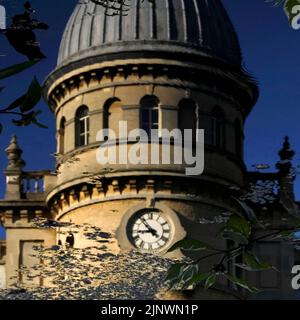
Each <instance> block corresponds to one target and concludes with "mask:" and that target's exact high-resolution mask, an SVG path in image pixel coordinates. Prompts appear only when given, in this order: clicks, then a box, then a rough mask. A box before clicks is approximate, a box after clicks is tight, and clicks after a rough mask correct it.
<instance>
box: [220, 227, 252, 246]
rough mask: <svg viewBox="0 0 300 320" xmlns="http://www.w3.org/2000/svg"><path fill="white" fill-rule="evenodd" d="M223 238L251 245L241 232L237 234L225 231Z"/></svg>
mask: <svg viewBox="0 0 300 320" xmlns="http://www.w3.org/2000/svg"><path fill="white" fill-rule="evenodd" d="M222 237H223V238H224V239H228V240H232V241H234V242H237V243H240V244H243V245H246V244H248V243H249V241H248V239H247V238H246V237H245V236H244V235H242V234H241V233H239V232H235V231H232V230H224V231H223V234H222Z"/></svg>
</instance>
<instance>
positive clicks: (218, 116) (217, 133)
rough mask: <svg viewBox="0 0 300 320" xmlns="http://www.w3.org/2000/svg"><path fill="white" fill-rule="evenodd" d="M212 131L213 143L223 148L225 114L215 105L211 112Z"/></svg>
mask: <svg viewBox="0 0 300 320" xmlns="http://www.w3.org/2000/svg"><path fill="white" fill-rule="evenodd" d="M212 119H213V123H214V125H213V126H214V132H213V137H212V139H211V140H212V142H213V145H214V146H216V147H218V148H221V149H223V148H224V147H225V135H226V133H225V115H224V112H223V110H222V109H221V108H219V107H215V108H214V109H213V112H212Z"/></svg>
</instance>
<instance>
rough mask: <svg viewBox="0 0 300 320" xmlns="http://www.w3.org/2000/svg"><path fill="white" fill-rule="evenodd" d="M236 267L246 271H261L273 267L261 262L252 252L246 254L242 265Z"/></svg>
mask: <svg viewBox="0 0 300 320" xmlns="http://www.w3.org/2000/svg"><path fill="white" fill-rule="evenodd" d="M236 266H238V267H240V268H242V269H244V270H247V271H263V270H269V269H272V268H273V266H272V265H271V264H270V263H268V262H265V261H261V260H260V259H259V258H258V257H257V256H256V255H255V254H254V253H252V252H246V253H245V254H244V264H236Z"/></svg>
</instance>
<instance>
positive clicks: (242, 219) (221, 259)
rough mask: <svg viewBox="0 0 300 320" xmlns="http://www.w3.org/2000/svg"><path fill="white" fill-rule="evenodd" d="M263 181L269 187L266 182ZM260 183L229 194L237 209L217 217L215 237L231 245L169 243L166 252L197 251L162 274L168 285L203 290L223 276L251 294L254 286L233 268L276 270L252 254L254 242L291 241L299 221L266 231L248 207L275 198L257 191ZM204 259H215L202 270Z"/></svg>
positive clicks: (195, 241) (188, 241)
mask: <svg viewBox="0 0 300 320" xmlns="http://www.w3.org/2000/svg"><path fill="white" fill-rule="evenodd" d="M265 183H266V185H267V186H269V187H270V182H269V181H266V182H265ZM262 184H263V183H262V182H260V183H259V184H258V192H257V193H256V191H255V189H254V186H253V184H250V189H249V191H248V193H247V194H246V193H242V194H241V195H240V197H239V198H237V197H235V196H233V200H234V201H236V203H237V204H238V205H239V206H240V211H238V212H236V213H226V214H225V215H224V216H223V220H220V221H221V223H222V224H223V225H222V227H221V228H220V229H219V231H218V232H217V235H216V236H218V237H220V239H224V240H227V241H229V243H231V244H232V245H230V246H227V247H226V248H225V249H223V248H215V247H212V246H210V245H207V244H205V243H203V242H202V241H198V240H195V239H190V238H186V239H183V240H181V241H179V242H177V243H175V244H174V245H173V246H172V248H171V249H170V250H169V251H174V250H176V249H180V250H182V251H183V252H184V253H185V254H188V255H189V254H194V253H195V252H196V253H197V252H198V255H199V258H194V259H193V260H192V261H191V262H188V263H175V264H173V265H172V267H171V268H170V269H169V272H168V276H167V277H166V281H167V283H168V285H169V288H171V289H172V288H173V289H174V288H180V289H186V288H190V287H191V286H192V287H195V286H197V285H201V286H202V287H204V288H205V289H206V290H207V289H209V288H211V287H213V286H214V285H215V284H216V283H217V282H218V280H219V279H221V278H223V279H226V280H227V281H228V282H229V283H231V284H232V286H233V288H237V289H238V288H241V289H245V290H246V291H248V292H250V293H255V292H258V289H257V288H255V287H254V286H252V285H251V284H250V283H247V282H246V281H245V280H244V279H242V278H239V277H237V275H236V274H235V272H232V270H234V268H237V269H240V270H244V271H246V272H259V271H264V270H270V269H275V270H276V271H278V270H277V269H276V268H275V267H274V266H272V264H270V263H269V262H267V261H264V260H262V259H261V258H260V257H258V256H257V255H256V253H255V244H256V243H258V242H260V241H263V240H270V241H271V240H274V239H276V240H282V241H283V240H292V239H293V237H294V234H295V233H296V232H298V231H299V229H300V223H299V225H296V226H295V227H293V228H286V229H285V228H284V227H280V228H279V227H278V228H276V227H274V226H273V227H272V230H268V224H267V223H263V221H262V219H261V218H258V217H257V214H256V213H255V211H254V210H253V209H252V208H251V205H255V206H256V207H257V208H258V207H259V205H260V209H261V207H262V206H266V205H267V204H268V203H273V202H275V201H276V197H275V195H274V194H272V193H271V192H270V190H269V189H268V188H266V189H267V190H268V191H266V192H265V193H262V192H261V190H262V189H263V187H262ZM271 189H272V190H274V189H273V188H271ZM255 193H256V194H255ZM254 194H255V196H254ZM263 208H264V207H263ZM259 231H261V234H260V235H258V234H259ZM208 258H215V259H216V261H218V262H217V263H216V264H214V265H211V264H209V265H208V266H207V265H206V264H204V266H205V267H206V270H203V263H204V262H205V260H207V259H208ZM200 270H201V271H200Z"/></svg>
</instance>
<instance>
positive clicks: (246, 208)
mask: <svg viewBox="0 0 300 320" xmlns="http://www.w3.org/2000/svg"><path fill="white" fill-rule="evenodd" d="M233 199H234V200H235V201H236V202H237V203H238V204H239V205H240V206H241V207H242V209H243V210H244V213H245V214H246V217H247V218H248V219H249V220H250V221H251V222H252V223H257V222H258V221H257V217H256V214H255V212H254V210H253V209H252V208H250V207H249V206H248V205H247V204H246V203H245V202H244V201H241V200H239V199H237V198H235V197H233Z"/></svg>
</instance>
